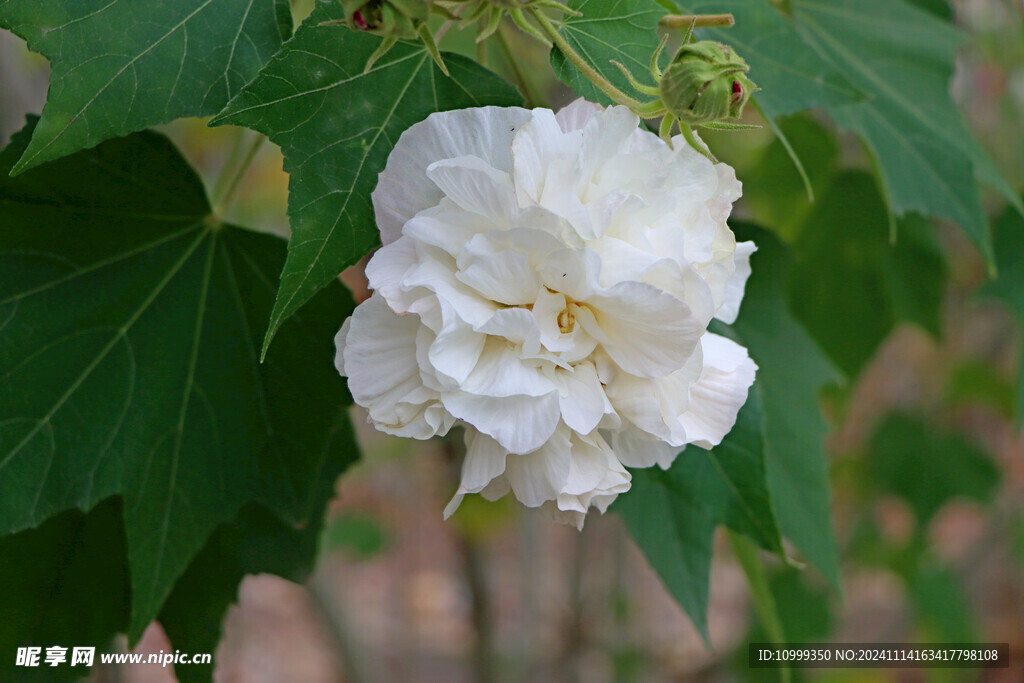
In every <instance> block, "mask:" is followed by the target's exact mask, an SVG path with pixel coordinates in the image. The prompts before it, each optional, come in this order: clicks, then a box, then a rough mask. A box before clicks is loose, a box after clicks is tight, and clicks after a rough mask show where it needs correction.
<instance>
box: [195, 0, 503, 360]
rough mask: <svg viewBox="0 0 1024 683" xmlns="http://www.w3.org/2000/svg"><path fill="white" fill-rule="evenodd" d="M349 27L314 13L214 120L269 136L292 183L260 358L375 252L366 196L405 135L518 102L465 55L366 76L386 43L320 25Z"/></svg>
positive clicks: (336, 12)
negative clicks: (300, 314)
mask: <svg viewBox="0 0 1024 683" xmlns="http://www.w3.org/2000/svg"><path fill="white" fill-rule="evenodd" d="M343 17H344V12H343V11H342V8H341V5H340V4H339V3H337V2H331V3H318V4H317V7H316V9H315V10H314V11H313V14H312V15H310V17H309V18H308V19H307V20H306V21H305V22H304V23H303V24H302V26H300V27H299V29H298V31H296V33H295V37H294V38H293V39H292V40H291V41H289V42H288V44H287V45H285V47H284V48H283V49H282V50H281V52H279V53H278V54H277V55H276V56H275V57H274V58H273V59H272V60H271V61H270V63H269V64H268V65H267V66H266V67H265V68H264V69H263V70H262V71H261V72H260V74H259V76H258V77H257V78H256V79H255V80H254V81H253V82H252V83H250V84H249V85H248V86H246V88H245V89H244V90H243V91H242V92H241V93H240V94H239V95H238V96H237V97H236V98H235V99H233V100H232V101H231V102H230V103H229V104H228V106H227V108H226V109H225V110H224V112H223V113H222V114H220V115H219V116H217V117H216V118H215V119H214V120H213V121H212V122H211V124H212V125H220V124H226V123H230V124H235V125H239V126H247V127H249V128H254V129H256V130H258V131H260V132H262V133H265V134H266V135H267V136H268V137H269V138H270V139H271V140H272V141H273V142H275V143H276V144H278V145H280V147H281V150H282V151H283V152H284V159H285V161H284V166H285V170H286V171H288V173H289V174H290V176H291V180H290V185H289V194H288V215H289V216H290V217H291V226H292V239H291V242H290V243H289V244H288V260H287V261H286V263H285V266H284V270H283V272H282V273H281V288H280V290H279V292H278V295H277V300H276V302H275V304H274V311H273V314H272V315H271V321H270V327H269V329H268V330H267V336H266V340H265V343H264V349H266V346H267V345H268V344H269V342H270V340H271V338H272V337H273V336H274V334H275V333H276V332H277V329H278V328H279V327H280V325H281V323H282V322H283V321H284V320H285V319H286V318H287V317H288V316H290V315H291V314H292V313H294V312H295V311H296V310H298V308H299V307H300V306H302V304H303V303H305V302H306V301H307V300H308V299H309V298H310V297H311V296H313V294H314V293H316V292H317V290H319V289H320V288H321V287H324V286H326V285H327V284H328V283H330V282H331V281H332V280H334V278H335V277H336V276H337V275H338V273H340V272H341V271H342V269H343V268H345V267H346V266H348V265H350V264H352V263H355V262H356V261H358V260H359V259H360V258H362V256H363V255H364V254H366V252H367V251H369V250H370V249H371V248H372V247H373V246H374V245H376V244H377V243H378V241H379V235H378V233H377V229H376V227H375V226H374V220H373V206H372V204H371V202H370V192H371V191H372V190H373V188H374V187H375V186H376V184H377V174H378V173H379V172H380V171H381V170H382V169H383V168H384V164H385V162H386V161H387V157H388V153H389V152H390V151H391V148H392V147H393V146H394V144H395V142H396V141H397V140H398V137H399V135H401V134H402V131H404V130H405V129H406V128H408V127H409V126H411V125H412V124H414V123H416V122H418V121H421V120H423V119H425V118H426V117H427V116H428V115H429V114H431V113H432V112H435V111H443V110H447V109H461V108H464V107H479V106H484V105H514V104H520V103H521V102H522V99H521V97H520V96H519V95H518V94H517V93H516V90H515V88H513V87H512V86H511V85H510V84H509V83H507V82H505V81H504V80H502V79H501V78H499V77H498V76H496V75H495V74H493V73H491V72H490V71H487V70H486V69H484V68H483V67H481V66H480V65H479V64H477V63H476V62H473V61H470V60H468V59H465V58H464V57H459V56H457V55H446V56H445V62H446V64H447V65H448V69H449V71H450V72H451V78H447V77H445V76H444V74H442V73H441V71H440V70H439V69H438V68H437V66H436V65H435V64H434V63H433V60H431V58H430V56H429V55H428V54H427V52H426V50H425V49H424V48H423V46H422V45H411V44H407V43H401V44H399V45H396V46H395V47H394V48H393V49H392V50H391V51H390V52H388V53H387V55H386V56H384V57H383V58H382V59H381V60H380V61H378V62H377V63H376V64H375V65H374V67H373V68H372V69H370V70H369V71H368V72H366V73H364V72H363V67H364V66H365V64H366V61H367V59H368V58H369V57H370V55H371V54H372V53H373V51H374V50H375V49H377V46H378V44H379V42H380V41H379V39H378V38H375V37H373V36H370V35H367V34H364V33H354V32H351V31H348V30H347V29H344V28H340V27H337V26H323V25H322V24H323V22H325V21H330V20H336V19H341V18H343Z"/></svg>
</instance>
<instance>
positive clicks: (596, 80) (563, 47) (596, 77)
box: [530, 9, 643, 111]
mask: <svg viewBox="0 0 1024 683" xmlns="http://www.w3.org/2000/svg"><path fill="white" fill-rule="evenodd" d="M530 14H531V15H532V16H533V18H534V20H536V22H537V23H538V24H539V25H540V28H541V30H542V31H543V32H544V34H545V35H546V36H547V37H548V38H550V39H551V42H552V43H553V44H554V45H555V47H557V48H558V50H559V51H560V52H561V53H562V54H563V55H565V58H566V59H568V60H569V61H570V62H572V65H573V66H575V67H576V69H577V70H578V71H579V72H580V73H581V74H583V75H584V76H585V77H586V78H587V80H589V81H590V82H591V83H593V84H594V85H596V86H597V88H598V90H600V91H601V92H603V93H604V94H605V95H607V96H608V97H610V98H611V100H612V101H613V102H617V103H618V104H623V105H625V106H627V107H629V108H630V109H632V110H633V111H637V110H638V109H639V108H640V107H642V106H643V104H642V103H641V102H640V101H639V100H635V99H633V98H632V97H630V96H629V95H627V94H626V93H624V92H622V91H621V90H619V89H618V88H616V87H615V86H614V85H612V83H611V81H609V80H608V79H607V78H605V77H604V76H602V75H601V74H600V73H598V71H597V69H595V68H594V67H592V66H591V65H590V64H588V63H587V61H586V60H585V59H583V57H581V56H580V55H579V53H578V52H576V50H574V49H573V48H572V46H571V45H569V42H568V41H567V40H566V39H565V38H563V37H562V34H561V33H559V32H558V29H557V28H555V25H554V24H552V23H551V20H550V19H548V18H547V17H546V16H544V15H543V14H542V13H541V12H538V11H537V10H533V9H531V10H530Z"/></svg>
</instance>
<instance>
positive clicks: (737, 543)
mask: <svg viewBox="0 0 1024 683" xmlns="http://www.w3.org/2000/svg"><path fill="white" fill-rule="evenodd" d="M728 534H729V542H730V543H731V544H732V551H733V554H734V555H735V556H736V559H737V560H738V561H739V563H740V566H741V567H742V568H743V574H744V575H745V576H746V577H747V586H748V587H749V588H750V595H751V597H752V598H753V599H754V610H755V611H756V612H757V617H758V619H760V621H761V625H762V626H763V627H764V630H765V633H766V634H767V635H768V637H769V638H770V639H771V640H772V642H775V643H785V642H786V637H785V633H784V632H783V630H782V622H781V621H780V620H779V612H778V609H777V608H776V606H775V598H774V596H772V592H771V589H770V588H769V587H768V577H766V576H765V574H764V566H762V564H761V559H760V558H759V557H758V556H757V546H755V545H754V544H753V542H751V541H750V539H748V538H747V537H745V536H741V535H740V534H737V533H736V532H734V531H729V532H728ZM792 673H793V672H792V671H791V670H790V669H789V668H782V669H779V678H780V679H782V682H783V683H789V681H790V679H791V677H792Z"/></svg>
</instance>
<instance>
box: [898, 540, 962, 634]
mask: <svg viewBox="0 0 1024 683" xmlns="http://www.w3.org/2000/svg"><path fill="white" fill-rule="evenodd" d="M907 592H908V593H909V594H910V597H911V599H912V600H913V602H914V612H915V613H916V615H915V616H916V617H917V622H918V625H919V626H923V627H924V628H925V629H926V630H925V634H926V636H925V637H927V638H928V639H929V640H932V641H935V642H944V643H975V642H978V631H977V627H976V625H975V619H974V615H973V614H972V613H971V606H970V599H969V598H968V596H967V595H966V594H965V592H964V588H963V586H962V585H961V582H960V580H959V579H958V578H957V577H956V576H955V575H954V574H953V573H951V572H950V571H949V570H948V569H946V568H945V567H942V566H940V565H938V563H937V562H935V561H934V560H933V561H931V562H928V561H927V559H926V558H919V559H918V562H917V565H916V566H915V567H914V568H913V570H912V572H911V574H910V576H908V577H907Z"/></svg>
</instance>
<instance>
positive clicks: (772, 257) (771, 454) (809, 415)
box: [732, 224, 839, 587]
mask: <svg viewBox="0 0 1024 683" xmlns="http://www.w3.org/2000/svg"><path fill="white" fill-rule="evenodd" d="M732 227H733V230H734V232H736V237H737V239H738V240H749V239H752V240H754V242H755V243H756V244H757V248H758V250H757V252H755V254H754V255H753V256H752V257H751V267H752V270H753V273H752V275H751V276H750V280H748V281H747V287H746V294H745V295H744V298H743V305H742V307H741V308H740V315H739V318H738V319H737V320H736V322H735V324H733V326H732V332H733V333H734V335H735V337H736V338H737V339H738V340H739V341H740V343H742V344H743V345H744V346H746V347H747V349H748V350H749V351H750V356H751V357H752V358H753V359H754V361H755V362H756V363H757V365H758V371H757V381H756V382H755V383H754V390H755V392H756V393H757V395H758V396H759V397H760V399H761V405H762V407H763V410H764V451H765V456H764V459H765V470H766V472H767V480H768V492H769V494H770V496H771V501H772V506H773V508H774V510H775V515H776V517H777V519H778V523H779V529H780V530H781V531H782V535H783V536H786V537H788V538H789V539H790V540H791V541H793V543H794V544H795V545H796V547H797V548H799V549H800V551H801V552H802V553H803V554H804V555H805V556H806V557H807V559H808V560H810V561H811V562H812V563H813V564H814V565H815V566H816V567H817V568H818V569H819V570H820V571H821V572H822V574H823V575H824V576H825V577H826V578H827V579H828V580H829V581H831V582H832V584H833V585H834V586H837V587H838V585H839V560H838V553H837V549H836V541H835V534H834V531H833V529H832V516H831V513H830V509H829V493H828V478H827V476H826V471H827V467H826V465H827V463H826V460H825V453H824V451H823V448H822V440H823V439H824V436H825V422H824V419H823V418H822V415H821V410H820V407H819V405H818V392H819V390H820V389H821V387H822V386H823V385H824V384H827V383H832V382H836V381H838V380H839V375H838V374H837V373H836V371H835V369H834V368H833V367H832V365H831V364H830V363H829V362H828V360H827V359H826V358H825V357H824V356H822V354H821V351H820V350H819V349H818V347H817V346H816V345H815V343H814V342H813V341H812V339H811V338H810V337H809V336H808V334H807V332H806V331H805V330H804V329H803V327H802V326H801V325H800V323H799V322H797V320H796V319H795V318H794V317H793V316H792V314H791V313H790V312H789V310H788V308H787V307H786V299H785V295H784V283H785V281H786V277H787V273H788V271H789V268H790V265H791V263H792V260H793V256H792V254H791V252H790V251H789V250H788V249H787V248H786V247H785V246H783V245H782V244H781V243H780V242H779V241H778V240H777V239H776V238H775V237H773V236H772V235H771V234H770V233H768V232H766V231H764V230H759V229H756V228H752V227H750V226H746V225H741V224H733V226H732Z"/></svg>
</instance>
